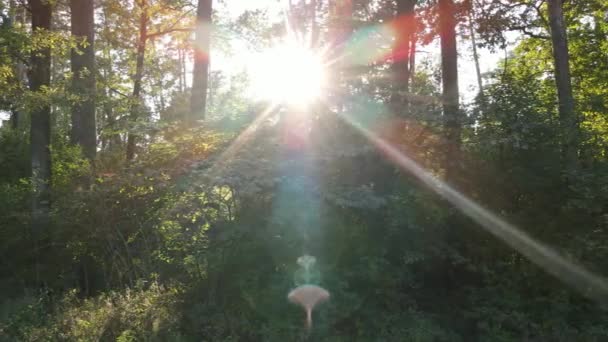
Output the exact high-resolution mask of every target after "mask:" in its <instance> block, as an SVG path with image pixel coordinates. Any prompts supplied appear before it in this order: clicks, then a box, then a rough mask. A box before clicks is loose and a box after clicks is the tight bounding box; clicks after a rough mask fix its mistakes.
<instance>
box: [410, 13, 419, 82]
mask: <svg viewBox="0 0 608 342" xmlns="http://www.w3.org/2000/svg"><path fill="white" fill-rule="evenodd" d="M413 21H414V25H413V27H414V29H413V30H412V32H411V36H410V60H409V68H410V70H409V75H410V79H409V84H410V85H411V84H412V82H413V80H414V76H415V74H416V44H417V40H418V35H417V34H416V17H415V16H414V17H413Z"/></svg>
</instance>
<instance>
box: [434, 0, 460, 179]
mask: <svg viewBox="0 0 608 342" xmlns="http://www.w3.org/2000/svg"><path fill="white" fill-rule="evenodd" d="M454 15H455V7H454V2H453V0H439V37H440V39H441V79H442V86H443V99H442V100H443V116H444V121H445V143H446V147H445V158H446V160H445V163H446V164H445V168H446V178H447V180H448V181H451V180H452V179H453V174H454V172H455V171H456V168H457V165H458V163H459V155H460V144H461V140H460V134H461V131H462V123H461V120H460V113H459V108H458V51H457V49H456V20H455V17H454Z"/></svg>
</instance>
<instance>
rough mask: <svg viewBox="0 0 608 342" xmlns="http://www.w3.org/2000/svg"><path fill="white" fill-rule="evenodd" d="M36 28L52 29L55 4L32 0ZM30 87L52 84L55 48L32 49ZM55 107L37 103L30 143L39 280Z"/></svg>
mask: <svg viewBox="0 0 608 342" xmlns="http://www.w3.org/2000/svg"><path fill="white" fill-rule="evenodd" d="M29 5H30V9H31V14H32V31H33V32H39V31H50V30H51V14H52V8H51V5H50V4H49V3H48V2H47V1H43V0H30V2H29ZM29 80H30V90H31V91H32V92H38V91H40V90H41V89H42V88H43V87H48V86H50V84H51V49H50V48H49V47H40V48H39V49H37V50H34V51H32V55H31V68H30V75H29ZM50 116H51V107H50V105H49V103H48V101H44V102H43V103H42V104H39V105H37V106H36V107H35V108H34V109H33V110H32V112H31V127H30V145H31V162H32V164H31V167H32V184H33V190H34V192H33V195H32V232H33V234H34V245H35V248H36V252H35V255H36V266H35V268H36V270H35V272H36V280H37V281H38V280H39V271H40V270H39V265H38V261H39V256H40V251H39V250H38V239H39V238H40V236H41V234H43V233H44V232H46V231H47V230H48V226H49V223H50V222H49V221H50V220H49V213H50V207H51V195H50V186H51V150H50V144H51V124H50V123H51V118H50Z"/></svg>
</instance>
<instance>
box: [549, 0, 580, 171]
mask: <svg viewBox="0 0 608 342" xmlns="http://www.w3.org/2000/svg"><path fill="white" fill-rule="evenodd" d="M547 5H548V8H549V25H550V26H551V41H552V42H553V61H554V65H555V84H556V86H557V96H558V101H559V121H560V126H561V131H562V149H563V154H564V164H565V167H566V170H567V171H569V172H572V171H575V170H577V169H578V143H579V128H578V120H577V118H576V113H575V111H574V96H573V95H572V84H571V81H570V65H569V54H568V39H567V37H566V27H565V25H564V13H563V9H562V1H561V0H548V1H547Z"/></svg>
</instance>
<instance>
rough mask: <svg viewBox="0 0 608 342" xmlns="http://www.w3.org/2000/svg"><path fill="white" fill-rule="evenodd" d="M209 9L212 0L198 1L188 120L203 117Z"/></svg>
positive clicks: (207, 73) (206, 81) (207, 76)
mask: <svg viewBox="0 0 608 342" xmlns="http://www.w3.org/2000/svg"><path fill="white" fill-rule="evenodd" d="M211 11H212V0H199V1H198V7H197V10H196V33H195V34H196V39H195V41H194V71H193V73H192V97H191V99H190V118H189V119H190V121H195V120H196V119H197V118H201V119H202V118H204V117H205V110H206V104H207V87H208V81H209V41H210V30H211Z"/></svg>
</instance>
